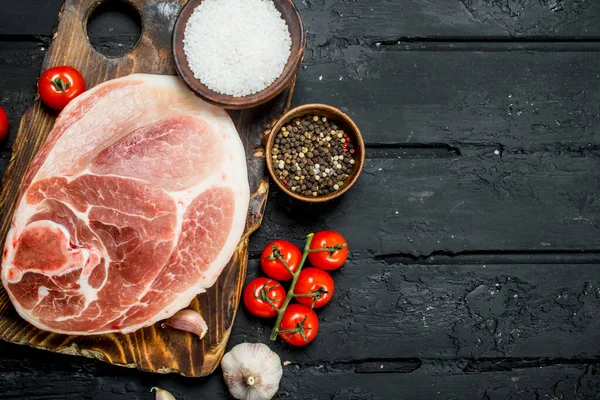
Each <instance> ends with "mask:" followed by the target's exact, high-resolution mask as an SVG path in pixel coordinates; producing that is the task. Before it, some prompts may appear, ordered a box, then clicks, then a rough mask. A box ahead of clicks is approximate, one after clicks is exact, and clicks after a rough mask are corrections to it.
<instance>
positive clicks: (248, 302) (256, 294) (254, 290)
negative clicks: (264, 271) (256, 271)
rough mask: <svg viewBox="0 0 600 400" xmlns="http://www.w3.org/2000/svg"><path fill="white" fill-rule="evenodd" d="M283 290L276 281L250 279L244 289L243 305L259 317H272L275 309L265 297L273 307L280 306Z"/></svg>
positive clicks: (274, 314) (283, 294)
mask: <svg viewBox="0 0 600 400" xmlns="http://www.w3.org/2000/svg"><path fill="white" fill-rule="evenodd" d="M285 296H286V293H285V290H284V289H283V287H282V286H281V284H280V283H279V282H277V281H274V280H272V279H268V278H256V279H254V280H252V281H251V282H250V283H249V284H248V286H246V290H245V291H244V305H245V306H246V308H247V309H248V311H250V313H251V314H253V315H256V316H257V317H261V318H272V317H275V316H276V315H277V310H275V309H274V308H273V306H271V304H269V301H268V300H267V297H268V298H269V299H271V302H272V303H273V305H275V307H277V308H281V306H282V305H283V302H284V301H285Z"/></svg>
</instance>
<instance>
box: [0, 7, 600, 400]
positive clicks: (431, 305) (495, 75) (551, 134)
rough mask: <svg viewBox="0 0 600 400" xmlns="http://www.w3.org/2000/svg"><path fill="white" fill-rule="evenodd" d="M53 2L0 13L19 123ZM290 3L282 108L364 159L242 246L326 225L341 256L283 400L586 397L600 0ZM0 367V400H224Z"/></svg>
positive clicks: (254, 331)
mask: <svg viewBox="0 0 600 400" xmlns="http://www.w3.org/2000/svg"><path fill="white" fill-rule="evenodd" d="M61 2H62V0H41V1H38V2H36V3H35V7H34V6H32V4H30V2H21V1H10V0H0V74H1V75H0V76H2V77H6V76H8V77H9V79H2V83H3V84H2V85H0V101H1V102H2V103H3V105H5V106H6V105H7V108H8V111H9V115H10V117H11V122H13V127H14V124H15V123H16V122H17V121H18V119H19V118H20V114H21V113H22V111H23V110H24V109H26V108H27V107H28V106H29V104H30V102H31V99H32V98H33V96H34V93H35V79H36V77H37V75H38V73H39V65H40V62H41V58H42V57H43V53H44V48H45V45H44V44H45V43H46V42H47V41H48V40H49V35H50V31H51V28H52V26H53V25H54V24H55V21H56V20H57V19H56V15H57V11H58V9H59V8H60V3H61ZM296 3H297V5H298V6H299V8H300V10H301V12H302V14H303V17H304V20H305V23H306V25H307V30H308V36H309V40H308V47H307V55H306V57H305V61H304V68H303V69H302V70H301V71H300V73H299V75H298V85H297V88H296V94H295V98H294V103H295V104H302V103H307V102H314V101H317V102H325V103H329V104H332V105H336V106H339V107H341V108H342V109H344V110H347V112H348V113H349V114H350V115H351V116H352V117H353V118H355V119H356V121H357V123H358V124H359V126H360V127H361V128H362V130H363V134H364V135H365V140H366V142H367V145H368V146H369V147H370V148H369V150H368V154H367V156H368V160H367V167H366V170H365V173H364V175H363V177H362V178H361V180H360V181H359V183H358V184H357V187H356V188H355V189H354V190H353V191H351V192H350V193H348V195H347V196H344V198H342V199H341V200H340V201H338V202H335V203H331V204H328V205H325V206H319V207H305V206H300V205H298V204H295V203H293V202H291V201H289V200H288V199H287V197H285V196H284V195H283V194H282V193H280V192H278V191H276V190H275V191H274V193H273V195H272V197H271V199H270V202H269V203H268V206H267V210H266V214H265V221H264V223H263V226H262V229H261V230H260V231H259V233H258V235H257V236H255V237H254V238H253V242H252V244H251V251H252V254H253V256H254V257H255V258H256V256H257V255H258V252H259V251H260V249H261V247H262V246H263V245H264V244H265V243H266V242H267V241H268V240H270V239H272V238H274V237H276V236H277V237H279V236H283V237H287V238H291V239H293V240H294V241H296V242H297V243H301V242H302V237H303V235H304V234H306V233H307V232H308V231H310V230H314V229H321V228H323V227H331V228H334V229H340V230H341V231H342V232H344V234H345V235H346V236H347V237H348V239H349V240H350V242H351V262H350V263H349V264H348V265H347V266H346V267H345V268H344V269H342V270H341V271H339V272H336V273H335V275H334V278H335V281H336V295H335V298H334V301H333V303H332V304H330V305H329V306H328V307H327V308H326V309H324V310H321V311H319V312H318V313H319V315H320V318H321V321H322V324H321V333H320V336H319V338H318V339H317V341H316V342H315V343H313V344H312V345H311V346H309V347H307V348H305V349H300V350H299V349H294V348H291V347H289V346H287V345H284V344H282V343H280V342H277V343H276V344H273V345H271V346H272V348H273V349H274V350H275V351H276V352H277V353H278V354H280V355H281V357H282V360H286V361H291V362H292V363H293V364H292V365H289V366H286V367H285V369H284V371H285V375H284V379H283V380H282V387H281V390H280V394H279V397H278V398H282V399H299V398H307V399H322V398H323V399H336V400H341V399H367V400H369V399H397V398H402V399H463V398H469V399H486V400H505V399H530V398H542V399H546V398H547V399H553V398H554V399H594V398H597V394H598V393H599V392H600V379H598V376H600V359H599V357H600V347H599V346H598V340H597V333H598V331H599V330H600V326H599V323H598V322H597V320H598V311H597V310H599V309H600V303H599V300H598V299H599V298H600V292H599V291H598V287H600V274H599V273H598V272H597V268H596V266H597V265H598V264H599V261H600V260H599V259H598V258H599V257H600V254H599V251H600V247H599V246H598V245H597V243H599V241H598V239H600V233H599V232H600V225H598V224H599V223H598V221H599V220H600V206H599V204H598V193H599V191H600V189H599V187H598V182H599V181H600V176H599V175H598V174H599V172H598V171H599V170H600V168H598V167H600V158H599V156H600V153H599V151H600V149H599V146H600V126H599V121H600V108H599V106H598V104H600V95H599V94H598V93H600V90H598V89H599V85H600V76H599V75H598V74H599V73H598V72H597V71H598V68H597V66H598V64H599V63H600V59H599V56H598V54H599V50H600V47H599V45H598V41H597V40H598V39H600V18H598V16H599V15H600V2H597V1H588V0H562V1H560V0H559V1H556V0H522V1H512V0H510V1H504V0H503V1H490V0H441V1H438V0H414V1H403V0H395V1H392V0H386V1H376V0H365V1H354V0H306V1H300V0H298V1H297V2H296ZM5 10H9V11H10V13H8V12H6V13H5V12H4V11H5ZM124 28H126V27H124ZM107 33H109V32H102V31H101V30H100V31H99V32H98V34H100V35H101V36H102V38H101V40H102V43H103V44H104V47H105V49H108V50H109V51H112V50H117V49H118V42H116V41H113V40H111V39H110V37H109V35H108V34H107ZM117 33H118V32H117ZM121 33H122V34H123V35H122V36H123V37H125V38H126V37H127V35H128V31H127V29H123V32H121ZM27 35H40V36H42V37H41V38H34V37H33V36H27ZM1 39H9V41H6V40H4V41H2V40H1ZM579 39H583V40H584V42H580V41H578V40H579ZM19 40H22V42H19ZM340 78H341V79H340ZM14 131H15V130H14V129H13V135H14ZM6 143H7V142H4V143H3V144H2V145H1V146H0V147H2V150H3V152H2V153H0V171H2V170H3V169H4V164H3V163H4V162H5V160H3V157H4V158H5V157H7V155H8V152H7V149H6V147H7V146H5V144H6ZM496 151H497V154H496ZM380 169H381V170H380ZM396 212H398V214H396ZM438 241H439V243H438ZM581 250H584V251H581ZM431 253H433V255H431ZM578 263H581V264H578ZM258 274H259V267H258V263H257V261H256V259H254V260H251V262H250V264H249V276H248V279H251V278H253V277H255V276H257V275H258ZM269 329H270V325H269V323H267V322H265V321H259V320H257V319H256V318H254V317H252V316H250V315H249V314H248V313H247V312H246V311H245V310H244V311H242V310H240V312H239V313H238V317H237V319H236V324H235V326H234V329H233V332H232V336H231V341H230V345H229V346H232V345H234V344H237V343H240V342H244V341H251V342H256V341H259V342H264V343H268V331H269ZM0 354H2V356H1V357H0V388H2V389H3V391H0V399H4V398H6V399H9V398H27V399H43V398H44V399H45V398H61V399H62V398H68V397H72V398H81V399H111V400H119V399H147V398H150V397H151V395H150V393H149V392H148V390H149V388H150V387H152V386H162V387H165V388H167V389H169V390H171V391H172V392H173V393H174V394H175V395H176V397H177V398H178V399H181V400H186V399H190V400H191V399H196V398H200V397H201V398H203V399H223V398H227V389H226V388H225V386H224V384H223V382H222V379H221V377H220V376H219V374H218V373H217V374H215V375H213V376H211V377H209V378H208V379H205V380H188V379H182V378H178V377H171V376H156V375H150V374H145V373H140V372H137V371H130V370H124V369H115V368H114V367H111V366H109V365H105V364H103V363H99V362H95V361H93V360H77V359H75V358H70V357H66V356H61V355H55V354H44V357H41V356H40V353H39V352H37V351H33V350H30V349H24V348H23V347H22V346H12V345H9V344H6V343H0ZM381 366H383V368H381ZM33 382H35V384H34V383H33Z"/></svg>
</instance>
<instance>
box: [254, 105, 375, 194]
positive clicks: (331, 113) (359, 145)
mask: <svg viewBox="0 0 600 400" xmlns="http://www.w3.org/2000/svg"><path fill="white" fill-rule="evenodd" d="M313 114H314V115H318V116H320V117H326V118H327V119H328V120H330V121H334V122H335V123H336V125H337V126H338V127H340V128H341V129H343V130H344V132H345V133H346V134H347V135H348V136H349V137H350V140H351V141H352V143H354V145H355V147H354V150H355V153H354V160H355V161H356V162H355V163H354V168H353V169H352V172H351V173H350V177H349V178H348V180H347V181H346V185H345V186H344V187H343V188H342V189H340V190H338V191H336V192H333V193H329V194H327V195H324V196H317V197H308V196H304V195H302V194H298V193H294V192H292V191H291V190H289V189H288V188H287V187H286V186H285V185H284V184H283V183H282V182H281V181H280V180H279V178H277V175H275V171H274V166H273V158H272V157H271V150H272V149H273V144H274V143H275V136H276V135H277V132H279V131H280V130H281V128H282V127H283V126H284V125H287V124H288V123H289V122H290V121H292V120H293V119H294V118H298V117H303V116H305V115H313ZM266 159H267V168H268V169H269V174H270V175H271V179H272V180H273V182H275V184H276V185H277V186H279V189H281V190H282V191H283V192H285V193H286V194H288V195H290V196H291V197H293V198H295V199H297V200H300V201H305V202H309V203H322V202H325V201H329V200H332V199H335V198H336V197H339V196H341V195H342V194H344V193H346V192H347V191H348V190H350V188H351V187H352V185H354V183H355V182H356V180H357V179H358V176H359V175H360V172H361V171H362V168H363V165H364V163H365V144H364V142H363V138H362V135H361V133H360V129H358V126H356V124H355V123H354V121H352V119H351V118H350V117H349V116H347V115H346V114H344V113H343V112H342V111H340V110H338V109H337V108H335V107H332V106H328V105H325V104H306V105H303V106H300V107H296V108H294V109H292V110H290V111H288V112H287V113H285V114H284V115H283V116H282V117H281V118H279V120H278V121H277V123H276V124H275V125H274V126H273V128H271V132H270V133H269V136H268V138H267V144H266Z"/></svg>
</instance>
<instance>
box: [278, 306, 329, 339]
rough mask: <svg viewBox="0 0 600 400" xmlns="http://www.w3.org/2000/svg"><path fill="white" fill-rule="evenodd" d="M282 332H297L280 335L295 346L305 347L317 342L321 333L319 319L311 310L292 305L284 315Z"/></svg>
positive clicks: (281, 326) (280, 326) (281, 325)
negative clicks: (318, 334) (316, 339)
mask: <svg viewBox="0 0 600 400" xmlns="http://www.w3.org/2000/svg"><path fill="white" fill-rule="evenodd" d="M279 330H280V331H289V330H296V331H295V332H293V331H292V332H284V333H280V334H279V337H280V338H281V339H282V340H283V341H284V342H287V343H289V344H291V345H293V346H305V345H307V344H309V343H310V342H312V341H313V340H315V338H316V337H317V333H318V332H319V318H317V314H315V312H314V311H313V310H311V309H310V308H308V307H306V306H303V305H301V304H290V305H288V306H287V308H286V309H285V312H284V313H283V318H282V319H281V324H280V325H279Z"/></svg>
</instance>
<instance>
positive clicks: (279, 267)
mask: <svg viewBox="0 0 600 400" xmlns="http://www.w3.org/2000/svg"><path fill="white" fill-rule="evenodd" d="M278 255H279V256H280V257H281V258H282V259H283V260H284V261H285V263H286V264H287V265H288V267H290V269H291V270H292V271H293V272H296V270H297V269H298V266H299V265H300V260H301V259H302V253H301V252H300V249H299V248H298V247H296V246H295V245H293V244H292V243H290V242H286V241H285V240H273V241H272V242H271V243H269V244H268V245H266V246H265V248H264V250H263V252H262V254H261V256H260V266H261V267H262V269H263V271H264V272H265V274H267V276H269V277H271V278H273V279H277V280H279V281H289V280H290V279H292V274H290V272H289V271H288V270H287V268H286V267H285V265H284V264H283V263H282V262H281V260H279V259H278V258H277V256H278Z"/></svg>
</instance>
